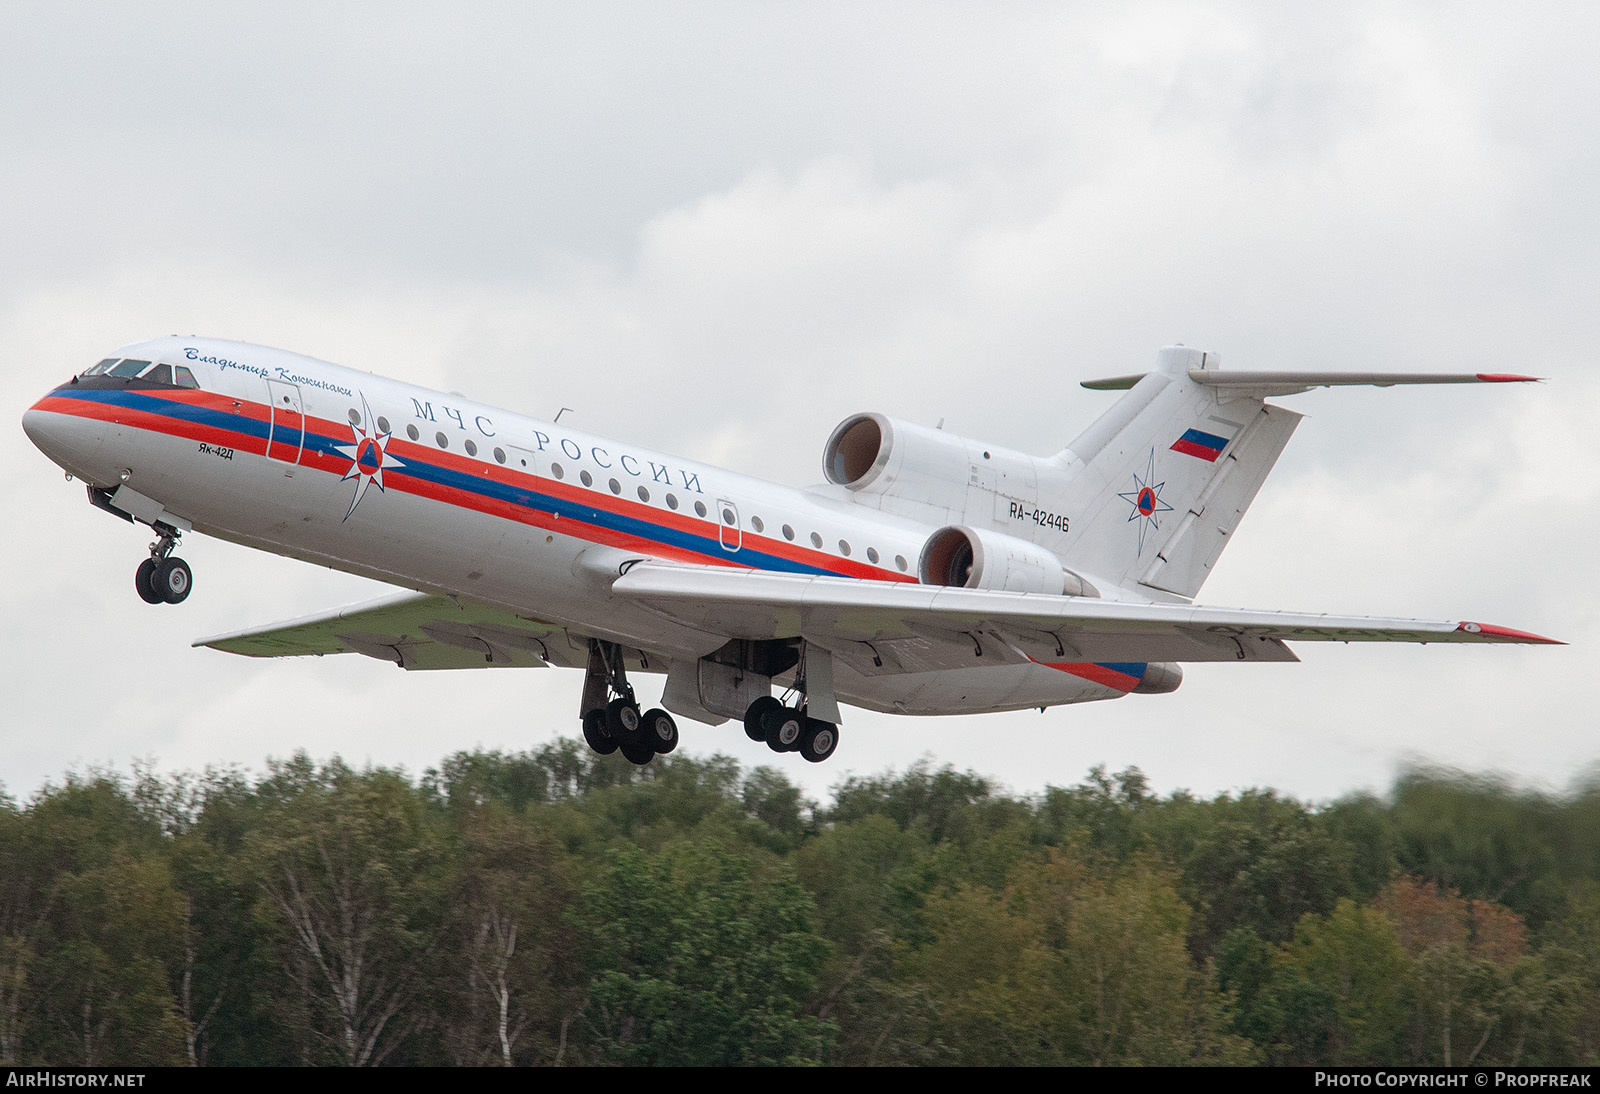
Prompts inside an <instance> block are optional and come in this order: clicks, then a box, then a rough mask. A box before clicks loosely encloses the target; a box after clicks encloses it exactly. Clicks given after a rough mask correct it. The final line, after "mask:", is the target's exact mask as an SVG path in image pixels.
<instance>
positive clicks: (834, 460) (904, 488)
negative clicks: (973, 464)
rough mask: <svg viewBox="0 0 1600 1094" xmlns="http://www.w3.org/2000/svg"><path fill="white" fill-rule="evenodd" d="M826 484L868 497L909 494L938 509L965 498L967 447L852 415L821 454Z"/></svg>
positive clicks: (884, 419) (933, 432)
mask: <svg viewBox="0 0 1600 1094" xmlns="http://www.w3.org/2000/svg"><path fill="white" fill-rule="evenodd" d="M822 469H823V473H824V474H826V475H827V476H828V481H829V482H831V483H835V484H837V485H839V486H845V487H849V488H850V489H851V490H856V491H863V492H868V493H890V492H894V493H914V494H917V495H918V496H920V497H922V498H925V499H926V500H927V501H929V502H931V503H933V504H936V505H943V506H958V505H960V504H962V503H963V502H964V500H965V497H966V489H967V476H968V471H967V442H966V440H964V439H963V438H961V437H958V436H956V435H955V434H954V433H946V432H945V431H944V430H942V429H930V428H929V427H927V426H925V425H917V424H916V423H915V422H907V421H901V420H900V419H898V418H890V417H889V416H887V415H884V414H857V415H854V416H853V417H850V418H846V419H845V420H844V421H842V422H840V423H839V425H838V426H837V427H836V428H835V429H834V431H833V434H832V435H831V436H830V437H829V438H828V443H827V445H826V446H825V447H824V448H823V450H822Z"/></svg>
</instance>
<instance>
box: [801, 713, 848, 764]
mask: <svg viewBox="0 0 1600 1094" xmlns="http://www.w3.org/2000/svg"><path fill="white" fill-rule="evenodd" d="M838 747H839V727H838V726H836V725H834V724H833V723H832V722H819V721H818V720H817V719H815V718H807V719H806V731H805V732H804V733H802V734H801V735H800V755H802V756H804V757H805V758H806V759H807V760H808V761H809V762H811V763H814V764H820V763H821V762H822V761H823V760H826V759H827V758H828V757H829V756H832V755H833V752H834V750H835V749H836V748H838Z"/></svg>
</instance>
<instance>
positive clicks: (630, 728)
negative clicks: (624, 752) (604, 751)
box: [606, 699, 655, 763]
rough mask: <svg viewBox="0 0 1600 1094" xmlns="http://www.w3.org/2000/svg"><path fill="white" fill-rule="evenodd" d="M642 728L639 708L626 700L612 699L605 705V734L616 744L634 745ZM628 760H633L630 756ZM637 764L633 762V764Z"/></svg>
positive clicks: (642, 723)
mask: <svg viewBox="0 0 1600 1094" xmlns="http://www.w3.org/2000/svg"><path fill="white" fill-rule="evenodd" d="M643 728H644V720H643V719H642V718H640V717H639V708H638V707H637V706H635V705H634V704H633V703H630V702H628V700H626V699H613V700H611V702H609V703H607V704H606V732H607V733H609V734H611V739H612V740H613V741H616V742H617V744H619V745H624V746H626V745H630V744H634V743H636V742H637V741H638V740H639V739H640V734H641V732H642V731H643ZM651 755H652V756H653V755H655V753H654V752H652V753H651ZM628 758H629V759H633V757H631V756H629V757H628ZM638 762H639V761H637V760H634V763H638Z"/></svg>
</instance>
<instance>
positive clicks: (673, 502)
mask: <svg viewBox="0 0 1600 1094" xmlns="http://www.w3.org/2000/svg"><path fill="white" fill-rule="evenodd" d="M677 507H678V495H676V494H668V495H667V508H668V509H676V508H677Z"/></svg>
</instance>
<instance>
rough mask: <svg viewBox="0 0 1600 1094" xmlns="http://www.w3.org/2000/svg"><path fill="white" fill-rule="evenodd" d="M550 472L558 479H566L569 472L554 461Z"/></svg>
mask: <svg viewBox="0 0 1600 1094" xmlns="http://www.w3.org/2000/svg"><path fill="white" fill-rule="evenodd" d="M495 451H496V452H498V451H500V450H499V449H498V448H497V449H495ZM550 474H552V475H554V476H555V477H556V478H558V479H564V478H566V477H567V473H566V472H565V471H563V470H562V469H561V465H560V464H559V463H553V464H551V465H550Z"/></svg>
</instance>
